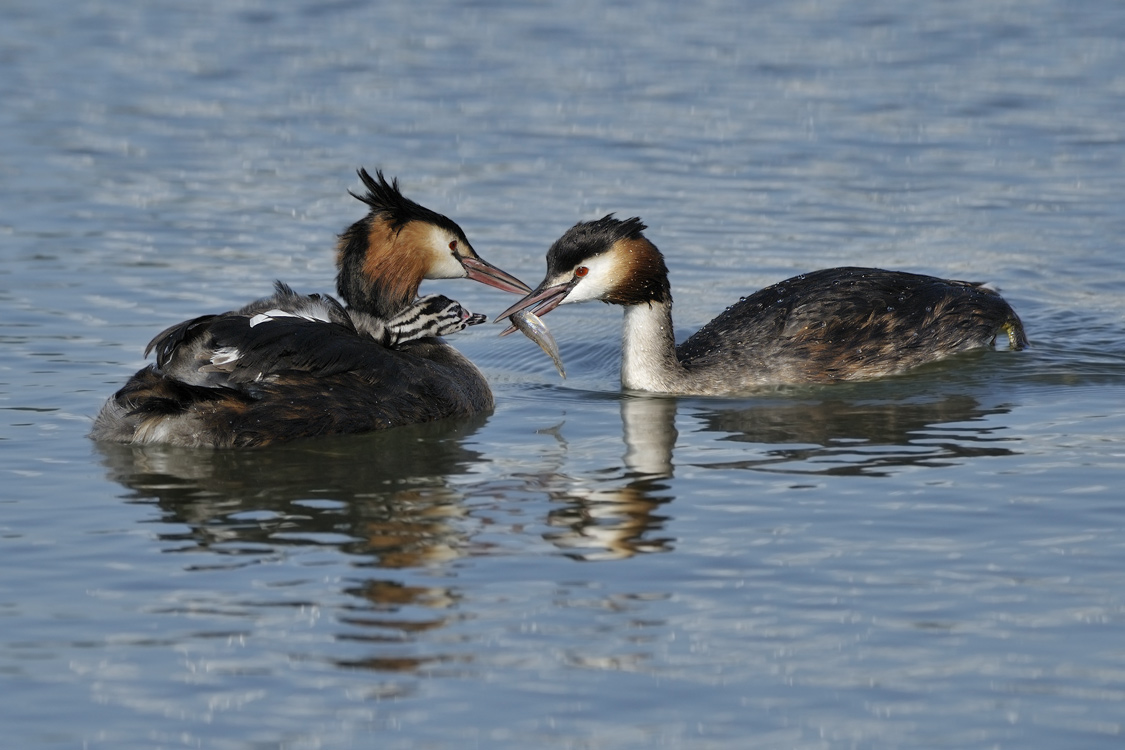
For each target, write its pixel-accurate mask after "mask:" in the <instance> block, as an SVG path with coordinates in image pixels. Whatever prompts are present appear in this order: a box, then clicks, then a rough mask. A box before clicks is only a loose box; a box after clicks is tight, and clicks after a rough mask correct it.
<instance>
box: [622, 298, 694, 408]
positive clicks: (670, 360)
mask: <svg viewBox="0 0 1125 750" xmlns="http://www.w3.org/2000/svg"><path fill="white" fill-rule="evenodd" d="M621 344H622V346H621V385H622V386H624V387H625V388H628V389H630V390H635V391H654V392H657V393H675V392H676V391H677V390H678V389H677V384H679V383H681V382H682V380H683V379H684V376H685V375H686V372H685V371H684V368H683V366H682V365H680V363H679V360H677V359H676V337H675V333H674V332H673V330H672V305H671V303H670V302H665V303H658V302H650V303H647V304H642V305H628V306H627V307H626V308H625V327H624V330H623V332H622V341H621Z"/></svg>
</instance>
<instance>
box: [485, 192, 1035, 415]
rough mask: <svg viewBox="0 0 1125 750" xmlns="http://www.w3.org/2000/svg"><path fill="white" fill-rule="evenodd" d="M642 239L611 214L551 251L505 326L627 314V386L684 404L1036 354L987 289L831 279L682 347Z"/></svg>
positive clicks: (770, 295) (894, 275) (753, 301)
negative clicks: (553, 316) (570, 315)
mask: <svg viewBox="0 0 1125 750" xmlns="http://www.w3.org/2000/svg"><path fill="white" fill-rule="evenodd" d="M645 228H646V227H645V225H644V224H643V223H641V220H640V219H639V218H631V219H625V220H619V219H615V218H614V217H613V215H612V214H610V215H608V216H605V217H603V218H601V219H598V220H597V221H590V222H583V223H579V224H576V225H575V226H573V227H571V228H570V229H569V230H567V232H566V233H565V234H563V236H562V237H560V238H559V239H558V240H557V241H556V242H555V243H554V244H553V245H551V248H550V250H548V252H547V275H546V277H545V278H544V279H543V282H542V283H541V284H540V285H539V286H538V287H537V288H536V289H535V290H533V291H532V292H531V293H530V294H528V295H527V296H526V297H524V298H523V299H522V300H520V301H519V302H517V303H516V304H514V305H512V306H511V307H510V308H508V309H507V310H505V311H504V312H503V313H501V314H500V315H499V316H498V317H497V320H502V319H504V318H506V317H508V316H510V315H512V314H513V313H518V312H520V311H526V310H531V311H532V312H535V313H536V314H538V315H544V314H546V313H548V312H550V311H551V310H553V309H555V308H556V307H557V306H558V305H560V304H564V303H574V302H587V301H590V300H601V301H602V302H607V303H609V304H613V305H621V306H622V307H624V308H625V328H624V335H623V341H622V358H621V384H622V386H624V387H625V388H627V389H630V390H637V391H651V392H657V393H668V394H684V395H729V394H735V393H739V392H746V391H748V390H751V389H753V388H755V387H758V386H764V385H779V384H798V383H833V382H838V381H846V380H860V379H866V378H875V377H880V376H884V375H892V374H896V373H901V372H904V371H905V370H908V369H910V368H912V367H915V366H917V365H920V364H923V363H925V362H931V361H934V360H938V359H942V358H944V357H947V356H949V355H951V354H955V353H957V352H962V351H966V350H969V349H976V348H980V347H987V346H991V345H993V343H994V341H995V339H996V337H997V336H998V335H999V334H1005V335H1006V337H1007V339H1008V342H1009V346H1010V347H1011V348H1012V349H1022V348H1024V347H1025V346H1027V345H1028V341H1027V336H1026V334H1025V333H1024V329H1023V324H1022V323H1021V322H1020V319H1019V317H1018V316H1017V315H1016V313H1015V312H1014V311H1013V310H1012V308H1011V306H1010V305H1009V304H1008V303H1007V302H1006V301H1005V300H1004V299H1003V298H1002V297H1001V296H1000V295H999V294H998V293H997V292H995V291H994V290H992V289H990V288H988V287H986V286H984V285H982V284H977V283H971V282H965V281H951V280H947V279H940V278H936V277H934V276H923V275H920V274H914V273H905V272H901V271H884V270H880V269H874V268H830V269H826V270H822V271H814V272H812V273H806V274H801V275H800V276H795V277H793V278H791V279H787V280H786V281H782V282H779V283H777V284H774V285H773V286H769V287H766V288H765V289H762V290H761V291H758V292H755V293H754V294H752V295H750V296H749V297H744V298H742V299H741V300H740V301H738V302H736V303H735V304H734V305H732V306H731V307H729V308H727V309H726V310H725V311H724V312H723V313H721V314H720V315H719V316H718V317H717V318H715V319H714V320H712V321H711V322H710V323H708V324H707V325H705V326H703V328H701V329H700V330H699V331H698V332H697V333H696V334H695V335H693V336H691V337H690V338H689V339H687V340H686V341H684V342H683V343H682V344H680V345H679V346H676V343H675V335H674V333H673V330H672V294H671V290H670V287H669V284H668V269H667V267H666V266H665V263H664V257H663V256H662V255H661V254H660V251H659V250H657V249H656V246H655V245H653V244H652V242H650V241H649V240H648V239H647V238H646V237H645V236H644V234H643V232H644V230H645Z"/></svg>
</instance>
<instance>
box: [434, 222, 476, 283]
mask: <svg viewBox="0 0 1125 750" xmlns="http://www.w3.org/2000/svg"><path fill="white" fill-rule="evenodd" d="M430 229H431V231H430V234H429V236H428V238H427V242H426V247H427V249H428V250H429V252H430V269H429V270H428V271H427V272H426V278H427V279H463V278H465V276H466V275H467V274H466V272H465V267H464V266H462V265H461V261H459V260H457V258H455V257H454V256H453V251H452V250H450V249H449V243H451V242H456V241H457V238H456V237H454V236H453V235H451V234H449V233H448V232H446V231H445V230H444V229H439V228H438V227H431V228H430Z"/></svg>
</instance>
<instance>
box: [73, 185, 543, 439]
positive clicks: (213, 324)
mask: <svg viewBox="0 0 1125 750" xmlns="http://www.w3.org/2000/svg"><path fill="white" fill-rule="evenodd" d="M359 175H360V178H361V179H362V180H363V183H364V185H365V186H366V187H367V192H366V194H364V195H362V196H358V195H357V196H356V197H357V198H359V200H361V201H363V202H364V203H366V204H367V205H368V207H369V211H368V214H367V215H366V216H365V217H364V218H363V219H361V220H360V221H358V222H356V223H355V224H353V225H352V226H351V227H350V228H349V229H348V230H347V231H345V232H344V233H343V234H341V235H340V238H339V243H338V246H337V266H338V275H337V279H336V286H337V289H338V290H339V292H340V296H342V297H343V298H344V300H345V302H347V305H348V306H347V307H346V308H345V307H344V306H343V305H341V304H340V303H339V302H338V301H336V300H335V299H334V298H333V297H331V296H329V295H319V294H312V295H302V294H297V293H296V292H294V291H293V290H292V289H290V288H289V287H288V286H286V285H284V284H282V283H280V282H278V283H277V285H276V289H275V293H274V294H273V295H272V296H270V297H266V298H264V299H261V300H258V301H256V302H253V303H251V304H249V305H246V306H245V307H243V308H241V309H238V310H234V311H231V312H227V313H222V314H220V315H204V316H202V317H199V318H195V319H193V320H188V321H185V322H183V323H179V324H177V325H174V326H171V327H170V328H168V329H166V330H165V331H163V332H161V333H160V334H158V335H157V336H156V337H155V338H154V339H153V340H152V341H151V342H150V343H149V345H148V347H147V348H146V349H145V356H148V354H149V352H150V351H153V350H155V352H156V363H155V364H152V365H149V366H148V367H146V368H144V369H142V370H140V371H139V372H137V373H136V374H135V375H134V376H133V377H132V378H131V379H130V380H129V382H128V383H126V385H125V386H124V387H123V388H122V389H121V390H119V391H118V392H117V393H116V394H114V395H113V396H112V397H111V398H110V399H109V400H108V401H107V402H106V404H105V406H104V407H103V408H102V410H101V412H100V413H99V414H98V417H97V419H96V420H95V422H94V428H93V431H92V432H91V437H92V438H94V439H95V440H112V441H116V442H124V443H164V444H170V445H183V446H210V447H252V446H260V445H267V444H270V443H277V442H284V441H288V440H293V439H296V438H305V437H314V436H319V435H329V434H341V433H358V432H367V431H370V430H378V429H384V428H388V427H396V426H399V425H404V424H411V423H415V422H428V421H432V420H435V419H442V418H445V417H454V416H462V417H463V416H469V415H472V414H476V413H479V412H482V411H487V410H489V409H491V408H492V407H493V399H492V392H491V391H490V390H489V388H488V383H487V382H486V381H485V379H484V376H483V375H482V374H481V372H480V371H479V370H478V369H477V368H476V367H475V366H474V365H473V364H472V363H471V362H470V361H469V360H468V359H466V358H465V357H463V356H462V355H461V354H460V353H458V352H457V351H456V350H455V349H453V348H452V347H450V346H449V345H447V344H446V343H445V342H443V341H442V340H441V339H439V338H436V337H437V336H441V335H445V334H449V333H453V332H455V331H459V330H462V329H463V328H465V327H466V326H468V325H474V324H476V323H479V322H482V321H483V316H479V315H473V314H471V313H468V312H466V311H465V310H464V309H463V308H462V307H461V306H460V305H458V304H457V303H455V302H453V301H452V300H449V299H447V298H445V297H441V296H437V295H430V296H427V297H423V298H421V299H416V297H417V294H418V288H419V286H420V285H421V283H422V280H423V279H441V278H469V279H473V280H475V281H480V282H482V283H485V284H488V285H489V286H494V287H497V288H499V289H503V290H505V291H509V292H517V293H523V292H526V291H529V287H528V286H527V285H526V284H524V283H523V282H521V281H520V280H519V279H517V278H515V277H514V276H511V275H510V274H508V273H506V272H504V271H502V270H500V269H498V268H496V267H494V266H492V265H490V264H489V263H486V262H485V261H484V260H482V259H481V258H480V256H478V255H477V254H476V252H475V251H474V250H473V248H472V245H470V244H469V241H468V239H467V238H466V237H465V233H464V232H463V231H462V230H461V228H460V227H459V226H457V224H455V223H454V222H453V221H451V220H450V219H448V218H447V217H445V216H442V215H441V214H438V213H435V212H434V211H431V210H430V209H428V208H425V207H423V206H420V205H418V204H417V203H415V202H413V201H411V200H409V199H407V198H406V197H404V196H403V195H402V193H401V192H399V189H398V185H397V182H391V183H388V182H387V181H386V180H385V179H384V178H383V175H382V174H381V173H379V172H376V175H377V179H372V178H371V176H370V175H368V174H367V172H366V171H364V170H360V171H359ZM353 195H354V194H353Z"/></svg>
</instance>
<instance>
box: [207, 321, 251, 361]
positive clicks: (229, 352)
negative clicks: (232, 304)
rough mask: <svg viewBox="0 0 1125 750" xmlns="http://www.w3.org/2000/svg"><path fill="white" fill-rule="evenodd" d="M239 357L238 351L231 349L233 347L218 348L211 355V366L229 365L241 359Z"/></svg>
mask: <svg viewBox="0 0 1125 750" xmlns="http://www.w3.org/2000/svg"><path fill="white" fill-rule="evenodd" d="M251 325H253V324H251ZM241 356H242V352H240V351H238V349H237V348H236V347H233V346H223V347H219V348H218V349H216V350H215V353H214V354H212V355H211V364H213V365H220V366H221V365H229V364H230V363H231V362H235V361H237V360H238V358H239V357H241Z"/></svg>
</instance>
